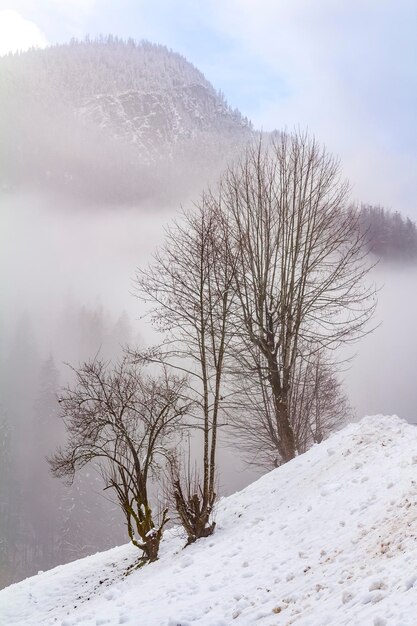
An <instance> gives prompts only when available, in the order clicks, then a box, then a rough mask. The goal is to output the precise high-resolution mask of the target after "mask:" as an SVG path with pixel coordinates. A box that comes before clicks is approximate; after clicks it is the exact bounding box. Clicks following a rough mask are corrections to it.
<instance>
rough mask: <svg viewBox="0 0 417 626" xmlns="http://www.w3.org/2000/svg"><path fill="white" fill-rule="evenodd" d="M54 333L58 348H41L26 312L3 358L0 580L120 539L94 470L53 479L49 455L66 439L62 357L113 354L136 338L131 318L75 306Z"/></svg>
mask: <svg viewBox="0 0 417 626" xmlns="http://www.w3.org/2000/svg"><path fill="white" fill-rule="evenodd" d="M54 336H55V338H56V344H55V345H56V348H55V350H54V352H51V353H49V354H45V353H44V348H43V347H42V346H39V345H38V342H37V337H36V336H35V332H34V331H33V329H32V325H31V322H30V318H29V316H26V317H23V318H21V319H20V320H19V321H18V322H17V324H16V327H15V329H14V333H13V337H12V340H11V342H10V344H9V346H8V349H7V350H6V352H5V354H4V355H3V359H2V362H1V381H0V386H1V389H2V397H1V406H0V520H1V534H0V586H4V585H7V584H9V583H11V582H13V581H16V580H19V579H21V578H23V577H25V576H28V575H31V574H33V573H36V572H37V571H38V570H40V569H42V570H43V569H48V568H50V567H53V566H55V565H58V564H59V563H63V562H67V561H70V560H72V559H75V558H79V557H80V556H83V555H87V554H90V553H91V552H94V551H96V550H99V549H103V548H105V547H110V546H113V545H114V543H115V542H117V540H118V538H120V539H121V538H122V537H123V534H122V528H121V524H120V519H119V516H118V514H117V512H116V510H115V509H114V507H113V505H112V504H111V503H109V502H108V500H106V499H105V497H104V496H103V493H102V487H101V484H100V481H99V476H98V475H96V474H95V473H94V472H91V470H90V472H83V473H82V474H81V475H80V476H79V477H78V478H77V480H76V482H75V483H74V485H73V486H71V487H69V486H66V485H64V484H62V482H60V481H58V480H56V479H54V478H52V476H51V475H50V472H49V466H48V464H47V461H46V457H47V456H48V455H50V454H52V452H54V450H55V448H56V447H57V446H58V445H62V444H63V443H64V441H65V430H64V427H63V424H62V422H61V420H60V419H59V403H58V401H57V398H58V395H59V390H60V387H61V386H63V385H65V384H67V383H68V382H69V381H70V380H71V370H70V369H69V368H68V367H66V366H65V365H64V364H63V363H62V359H63V358H65V359H66V360H69V361H70V362H71V363H72V364H74V365H77V364H78V362H79V361H80V360H83V359H85V358H88V357H90V356H91V355H94V354H97V353H99V354H100V355H101V356H102V357H103V358H105V359H113V360H114V359H117V357H118V356H119V354H120V352H121V346H123V345H126V344H127V343H131V342H132V340H133V333H132V328H131V325H130V321H129V319H128V317H127V315H126V314H125V313H124V314H122V315H121V316H120V317H119V318H118V319H116V320H114V319H112V318H111V317H110V316H109V315H108V314H107V313H106V312H105V311H104V310H103V309H102V308H96V309H87V308H86V307H77V306H76V305H73V306H72V307H71V306H70V307H68V308H67V309H66V311H65V312H64V313H63V314H62V316H61V317H60V318H59V319H57V321H56V329H55V333H54ZM3 339H4V338H3ZM3 345H4V342H3Z"/></svg>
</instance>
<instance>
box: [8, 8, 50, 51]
mask: <svg viewBox="0 0 417 626" xmlns="http://www.w3.org/2000/svg"><path fill="white" fill-rule="evenodd" d="M47 45H48V42H47V40H46V38H45V36H44V34H43V33H42V32H41V30H40V29H39V28H38V26H37V25H36V24H35V23H34V22H31V21H30V20H26V19H24V18H23V17H22V16H21V15H20V14H19V13H17V12H16V11H12V10H5V11H0V56H3V55H5V54H7V53H8V52H18V51H23V50H28V48H33V47H35V48H44V47H45V46H47Z"/></svg>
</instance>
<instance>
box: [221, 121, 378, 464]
mask: <svg viewBox="0 0 417 626" xmlns="http://www.w3.org/2000/svg"><path fill="white" fill-rule="evenodd" d="M347 200H348V184H347V183H346V182H345V181H343V180H342V179H341V175H340V167H339V163H338V161H337V160H335V159H334V158H333V157H332V156H331V155H329V154H327V153H326V151H325V150H324V149H323V148H321V147H320V146H319V145H318V143H317V142H316V140H315V139H310V138H309V137H308V136H307V135H306V134H302V133H295V134H292V135H288V134H276V135H275V136H274V137H273V139H272V141H271V142H270V143H268V144H267V145H263V143H262V140H260V141H259V142H258V144H256V145H253V146H251V147H248V149H247V150H246V153H245V155H244V157H243V158H242V160H241V161H240V163H238V164H237V165H235V166H233V167H230V168H229V170H228V171H227V173H226V175H225V176H224V177H223V179H222V181H221V193H220V196H219V202H220V206H221V213H222V215H223V219H224V220H225V222H226V224H227V228H226V230H227V233H228V239H229V243H228V248H227V249H228V250H229V251H230V252H231V254H232V255H233V256H232V258H233V264H234V266H235V270H234V273H233V291H234V295H235V298H236V300H237V302H238V305H239V306H236V308H235V309H234V315H235V322H234V323H235V328H236V332H235V337H234V345H235V354H236V355H238V358H239V363H238V366H237V368H238V369H242V367H243V368H244V369H245V368H246V370H247V372H251V373H252V376H253V380H254V381H256V379H259V380H260V381H261V382H262V384H264V383H265V382H266V383H267V385H268V397H269V398H270V399H271V401H272V407H271V409H272V413H271V416H270V418H271V419H270V422H268V428H270V441H272V442H273V443H274V446H275V447H276V456H277V458H279V462H280V463H281V462H284V463H285V462H286V461H289V460H290V459H292V458H293V457H294V456H295V455H296V454H297V453H298V452H299V451H301V450H302V449H303V448H304V445H305V444H304V443H303V442H304V441H305V436H303V437H301V438H300V436H299V435H298V434H297V432H296V431H297V428H298V427H297V421H299V419H300V415H297V414H294V415H291V411H293V413H296V412H297V411H298V408H297V402H299V399H297V398H298V393H297V389H300V379H299V378H297V377H299V376H300V371H299V367H300V364H308V363H314V355H316V354H319V353H320V354H321V355H323V354H325V352H326V350H328V349H332V350H334V349H336V348H337V347H339V346H341V345H343V344H345V343H347V342H350V341H353V340H356V339H358V338H359V337H361V336H362V335H363V334H364V333H365V332H366V329H365V325H366V323H367V322H368V320H369V319H370V317H371V315H372V313H373V310H374V307H375V297H374V295H375V293H374V289H373V288H372V287H370V286H368V285H367V284H366V283H365V281H364V279H365V278H366V275H367V273H368V272H369V269H370V264H369V262H368V258H367V249H366V245H365V243H366V242H365V240H364V236H363V235H361V233H360V231H359V228H358V224H357V215H355V213H354V212H353V211H352V210H349V209H348V205H347ZM302 367H305V365H302ZM297 370H298V373H297ZM305 375H306V373H304V374H303V376H305ZM302 387H303V383H302V382H301V388H302ZM296 399H297V401H296ZM291 404H292V408H291ZM263 419H267V416H266V415H263ZM253 429H254V431H255V430H256V429H257V424H256V420H255V421H254V424H253Z"/></svg>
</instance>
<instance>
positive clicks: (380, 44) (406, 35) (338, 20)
mask: <svg viewBox="0 0 417 626" xmlns="http://www.w3.org/2000/svg"><path fill="white" fill-rule="evenodd" d="M6 10H9V11H10V10H13V11H15V12H16V13H18V15H19V16H20V17H21V18H22V19H24V20H29V21H30V22H32V23H33V24H32V25H31V26H33V28H35V30H36V27H37V29H39V31H40V32H41V35H39V36H40V37H41V36H43V38H44V41H46V42H48V43H55V42H64V41H68V40H69V39H70V38H71V37H84V35H86V34H90V35H91V36H94V35H96V34H100V33H104V34H107V33H109V32H111V33H113V34H115V35H119V36H122V37H133V38H135V39H142V38H145V39H149V40H150V41H153V42H155V43H161V44H165V45H167V46H168V47H170V48H172V49H173V50H175V51H177V52H180V53H182V54H183V55H184V56H186V58H187V59H188V60H189V61H191V62H192V63H194V64H195V65H196V66H197V67H198V68H199V69H200V70H201V71H202V72H203V73H204V74H205V75H206V77H207V78H208V79H209V80H210V81H211V82H212V84H213V85H214V86H215V87H216V88H217V89H221V90H222V91H223V92H224V93H225V95H226V98H227V99H228V101H229V103H230V104H231V105H232V106H233V107H238V108H239V109H240V110H241V111H242V113H243V114H244V115H247V116H248V117H249V118H250V119H252V121H253V122H254V124H255V126H256V127H258V128H264V129H265V130H270V129H272V128H289V129H291V128H293V127H294V126H300V127H302V128H306V127H307V128H309V130H310V131H311V132H313V133H314V134H315V135H316V136H317V137H318V139H320V140H321V141H322V142H324V143H326V145H327V146H328V148H329V149H330V150H332V151H333V152H335V153H336V154H338V155H339V156H340V157H341V159H342V163H343V166H344V170H345V172H346V174H347V176H348V177H349V179H350V181H351V183H352V186H353V197H354V198H356V199H361V200H364V201H369V202H371V203H381V204H383V205H385V206H387V207H389V208H393V209H397V208H398V209H399V210H402V211H404V212H405V213H408V214H410V215H412V216H413V217H414V219H417V200H416V199H417V2H415V0H396V1H395V2H394V1H393V0H314V2H312V1H311V0H223V1H221V0H206V1H205V2H200V1H196V0H195V1H194V2H193V1H191V0H178V1H175V2H174V1H172V2H169V1H168V0H153V1H152V2H151V1H150V0H147V1H145V0H119V1H115V0H13V1H12V2H8V1H7V0H0V40H1V32H2V22H3V31H4V30H5V29H6V30H7V32H8V33H9V34H10V37H11V36H12V35H13V32H14V31H13V28H10V26H9V25H8V20H9V19H10V13H4V11H6ZM2 11H3V12H2ZM15 24H16V22H15ZM34 25H35V26H34ZM26 26H27V24H26ZM14 28H15V29H16V32H17V30H18V26H15V27H14ZM30 32H31V33H32V34H31V35H27V37H29V38H30V36H32V37H33V36H34V35H33V31H30ZM16 36H17V35H16ZM10 37H9V38H10ZM3 41H5V38H3ZM21 45H22V44H21Z"/></svg>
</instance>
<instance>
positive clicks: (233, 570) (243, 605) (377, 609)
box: [0, 416, 417, 626]
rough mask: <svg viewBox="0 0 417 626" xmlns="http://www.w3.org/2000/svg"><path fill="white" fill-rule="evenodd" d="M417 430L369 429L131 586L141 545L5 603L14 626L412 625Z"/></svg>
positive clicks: (227, 514)
mask: <svg viewBox="0 0 417 626" xmlns="http://www.w3.org/2000/svg"><path fill="white" fill-rule="evenodd" d="M416 481H417V428H416V427H415V426H412V425H409V424H407V423H405V422H403V421H402V420H400V419H399V418H397V417H384V416H375V417H367V418H364V419H363V420H362V421H361V422H359V423H357V424H352V425H349V426H348V427H346V428H345V429H344V430H343V431H341V432H340V433H337V434H335V435H333V436H332V437H331V438H330V439H328V440H327V441H325V442H323V443H322V444H320V445H317V446H315V447H314V448H313V449H311V450H310V451H309V452H307V453H306V454H304V455H302V456H300V457H298V458H296V459H294V460H293V461H291V462H290V463H288V464H287V465H285V466H283V467H281V468H279V469H277V470H275V471H273V472H271V473H269V474H267V475H266V476H264V477H263V478H261V479H260V480H258V481H257V482H256V483H253V484H252V485H250V486H249V487H247V488H246V489H244V490H243V491H242V492H240V493H236V494H234V495H233V496H230V497H228V498H224V499H223V500H221V501H220V503H219V505H218V509H217V528H216V533H215V535H214V536H212V537H210V538H208V539H205V540H200V541H199V542H197V543H196V544H194V545H192V546H190V547H189V548H187V549H186V550H182V545H183V539H182V538H181V537H180V536H179V534H178V531H171V533H170V535H169V536H168V535H166V538H165V540H164V542H163V546H162V551H161V558H160V560H159V561H158V562H157V563H155V564H152V565H149V566H147V567H145V568H143V569H142V570H140V571H136V572H134V573H132V574H130V575H129V576H127V577H124V576H123V570H124V569H126V567H127V566H128V565H129V564H131V563H132V562H133V561H134V559H135V556H136V550H135V548H133V547H132V546H129V545H128V546H123V547H120V548H115V549H113V550H110V551H108V552H106V553H102V554H97V555H94V556H91V557H88V558H86V559H82V560H80V561H77V562H75V563H72V564H69V565H66V566H61V567H57V568H55V569H54V570H51V571H49V572H46V573H43V574H39V575H38V576H35V577H33V578H29V579H27V580H25V581H23V582H21V583H18V584H16V585H12V586H11V587H8V588H7V589H4V590H3V591H2V592H0V623H2V624H3V623H4V624H7V625H8V626H12V625H18V624H22V625H23V624H25V625H26V626H49V625H52V624H60V625H61V626H72V625H75V624H81V625H83V626H90V625H94V626H96V625H98V624H111V625H113V624H114V625H115V624H131V625H132V626H133V625H137V624H143V625H144V626H179V625H181V626H191V624H193V625H194V624H198V625H199V626H203V625H204V626H230V625H232V624H236V625H241V626H242V625H243V626H250V625H257V624H260V625H264V626H273V625H277V626H278V625H281V624H282V625H283V624H285V625H290V624H299V625H304V626H324V625H325V624H330V625H332V626H339V625H340V626H342V625H349V626H355V625H356V626H366V625H368V624H369V625H370V626H384V625H386V626H391V625H396V626H397V625H400V624H401V626H412V625H415V624H416V618H415V606H416V600H417V569H416V562H417V508H416V505H417V482H416Z"/></svg>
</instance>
